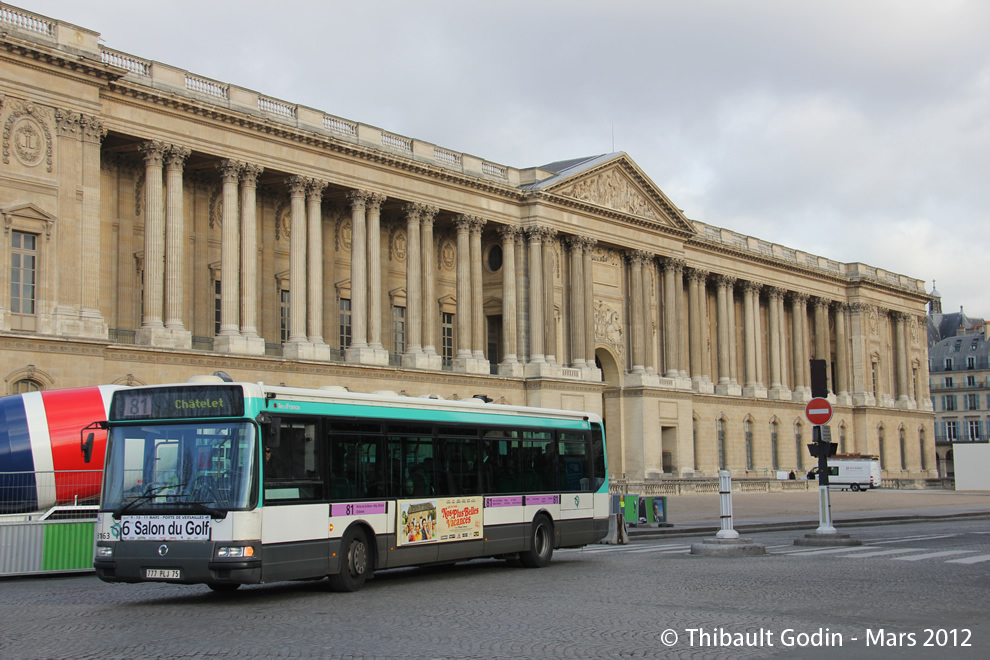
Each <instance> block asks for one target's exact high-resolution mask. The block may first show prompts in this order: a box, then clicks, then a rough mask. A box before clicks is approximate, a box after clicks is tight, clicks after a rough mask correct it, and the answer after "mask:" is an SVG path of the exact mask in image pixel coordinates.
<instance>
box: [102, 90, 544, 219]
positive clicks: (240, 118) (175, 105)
mask: <svg viewBox="0 0 990 660" xmlns="http://www.w3.org/2000/svg"><path fill="white" fill-rule="evenodd" d="M108 92H110V93H113V94H116V95H117V96H118V97H123V98H131V99H135V100H137V101H144V102H146V103H151V104H154V105H160V106H164V107H168V108H171V109H173V110H177V111H180V112H185V113H188V114H192V115H197V116H199V117H203V118H206V119H211V120H214V121H219V122H222V123H225V124H230V125H233V126H237V127H240V128H244V129H246V130H249V131H254V132H258V133H263V134H267V135H271V136H273V137H277V138H280V139H283V140H289V141H292V142H296V143H298V144H302V145H305V146H307V147H313V148H316V149H322V150H326V151H333V152H336V153H339V154H341V155H344V156H349V157H352V158H358V159H361V160H365V161H368V162H372V163H380V164H383V165H387V166H389V167H391V168H395V169H400V170H405V171H407V172H412V173H414V174H418V175H421V176H424V177H428V178H431V179H437V180H441V181H449V182H452V183H456V184H458V185H460V186H463V187H468V188H474V189H476V190H481V191H484V192H487V193H491V194H495V195H499V196H502V197H505V198H509V199H511V200H514V201H522V200H523V199H524V197H525V194H524V193H523V192H522V191H520V190H518V189H516V188H514V187H512V186H509V185H507V184H499V183H496V182H493V181H488V180H486V179H482V178H478V177H474V176H471V175H465V174H460V173H458V172H454V171H452V170H448V169H446V168H441V167H437V166H435V165H432V164H428V163H421V162H419V161H416V160H414V159H411V158H404V157H402V156H398V155H395V154H391V153H389V152H386V151H381V150H379V149H375V148H371V147H365V146H362V145H360V144H355V143H352V142H348V141H345V140H341V139H339V138H335V137H332V136H329V135H324V134H322V133H316V132H312V131H306V130H303V129H298V128H294V127H292V126H288V125H285V124H280V123H278V122H274V121H272V120H270V119H267V118H264V117H253V116H251V115H248V114H244V113H242V112H239V111H237V110H233V109H228V108H224V107H222V106H217V105H212V104H208V103H203V102H199V101H196V100H194V99H192V98H188V97H184V96H179V95H176V94H171V93H168V92H163V91H159V90H156V89H153V88H149V87H145V86H142V85H136V84H133V83H131V82H129V81H126V80H119V81H114V82H111V84H110V85H109V86H108Z"/></svg>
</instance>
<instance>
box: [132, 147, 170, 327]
mask: <svg viewBox="0 0 990 660" xmlns="http://www.w3.org/2000/svg"><path fill="white" fill-rule="evenodd" d="M140 148H141V152H142V153H143V154H144V282H143V286H144V307H143V309H142V310H141V329H140V330H138V332H137V334H136V336H135V341H136V343H138V344H142V345H153V344H156V343H158V341H159V340H160V339H161V338H162V337H163V335H164V333H162V332H159V330H161V329H164V327H165V324H164V323H162V311H163V307H162V305H163V303H164V288H163V287H164V279H165V239H164V230H165V227H164V224H165V218H164V214H163V213H162V206H163V202H164V200H163V198H162V160H163V158H164V156H165V152H166V151H167V149H168V146H167V145H166V144H165V143H164V142H160V141H158V140H151V141H148V142H144V143H142V144H141V145H140Z"/></svg>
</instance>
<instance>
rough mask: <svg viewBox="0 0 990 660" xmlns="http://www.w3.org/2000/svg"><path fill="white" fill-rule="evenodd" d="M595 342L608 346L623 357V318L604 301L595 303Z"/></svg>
mask: <svg viewBox="0 0 990 660" xmlns="http://www.w3.org/2000/svg"><path fill="white" fill-rule="evenodd" d="M595 341H598V342H601V343H603V344H608V345H609V346H611V347H612V349H613V350H614V351H615V352H616V354H617V355H622V346H623V342H622V316H621V315H620V314H619V312H618V311H616V310H614V309H612V307H610V306H609V305H608V303H606V302H605V301H604V300H597V301H595Z"/></svg>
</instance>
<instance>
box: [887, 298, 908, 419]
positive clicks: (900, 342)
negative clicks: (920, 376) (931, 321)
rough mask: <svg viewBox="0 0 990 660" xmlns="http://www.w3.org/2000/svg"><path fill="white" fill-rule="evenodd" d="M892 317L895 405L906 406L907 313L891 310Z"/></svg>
mask: <svg viewBox="0 0 990 660" xmlns="http://www.w3.org/2000/svg"><path fill="white" fill-rule="evenodd" d="M891 316H892V317H893V318H894V324H895V326H894V328H895V332H894V347H895V348H894V350H895V351H896V355H895V357H894V364H895V365H896V367H897V407H898V408H907V407H908V404H909V401H910V397H909V396H908V382H909V381H908V373H909V372H910V370H911V360H910V359H909V358H908V350H907V334H906V331H905V329H904V325H905V324H904V321H905V319H906V318H907V315H906V314H904V313H903V312H891Z"/></svg>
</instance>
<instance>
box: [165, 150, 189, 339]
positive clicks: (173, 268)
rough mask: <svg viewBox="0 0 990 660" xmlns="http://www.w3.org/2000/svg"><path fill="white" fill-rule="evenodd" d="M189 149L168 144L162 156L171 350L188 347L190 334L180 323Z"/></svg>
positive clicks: (167, 299) (166, 307) (166, 276)
mask: <svg viewBox="0 0 990 660" xmlns="http://www.w3.org/2000/svg"><path fill="white" fill-rule="evenodd" d="M189 153H190V151H189V149H186V148H185V147H178V146H175V145H172V146H171V147H169V150H168V152H167V153H166V154H165V157H164V161H165V194H166V198H165V329H166V330H167V331H168V332H169V333H170V334H171V335H173V337H172V341H171V342H170V343H169V345H170V346H171V347H173V348H187V349H188V348H191V347H192V332H190V331H188V330H186V328H185V325H184V324H183V322H182V312H183V310H184V309H185V300H184V297H183V294H184V292H185V278H184V274H185V270H186V261H185V213H184V211H183V194H182V169H183V166H184V165H185V162H186V159H187V158H188V157H189Z"/></svg>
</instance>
